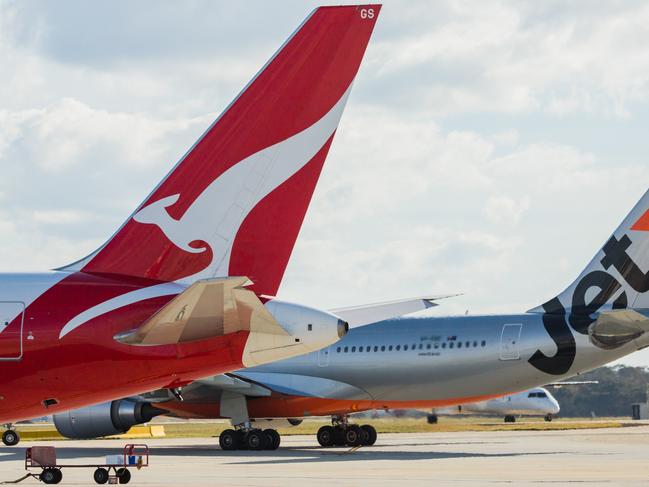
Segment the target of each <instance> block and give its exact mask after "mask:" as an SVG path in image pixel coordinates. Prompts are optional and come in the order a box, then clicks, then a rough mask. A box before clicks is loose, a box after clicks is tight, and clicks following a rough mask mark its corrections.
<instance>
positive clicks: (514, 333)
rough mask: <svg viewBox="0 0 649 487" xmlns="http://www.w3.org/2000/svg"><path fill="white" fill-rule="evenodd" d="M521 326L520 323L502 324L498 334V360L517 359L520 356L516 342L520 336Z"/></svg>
mask: <svg viewBox="0 0 649 487" xmlns="http://www.w3.org/2000/svg"><path fill="white" fill-rule="evenodd" d="M522 328H523V325H522V324H520V323H514V324H506V325H503V330H502V333H501V335H500V360H519V359H520V358H521V356H520V352H519V343H518V342H519V341H520V338H521V329H522Z"/></svg>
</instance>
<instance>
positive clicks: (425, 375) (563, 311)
mask: <svg viewBox="0 0 649 487" xmlns="http://www.w3.org/2000/svg"><path fill="white" fill-rule="evenodd" d="M563 237H565V236H563ZM648 268H649V191H648V192H647V193H645V195H644V196H643V197H642V198H641V199H640V201H639V202H638V203H637V204H636V206H635V207H634V208H633V209H632V210H631V212H630V213H629V215H628V216H627V217H626V218H625V219H624V220H623V222H622V223H621V225H620V226H619V227H618V228H617V230H616V231H615V232H614V234H613V235H612V236H611V237H610V238H609V239H608V241H607V242H606V243H605V244H604V246H603V247H602V248H601V250H599V251H598V252H597V254H596V255H595V257H594V258H593V259H592V260H591V262H590V263H589V264H588V265H587V266H586V268H585V269H584V270H583V272H582V273H581V274H580V275H579V276H578V278H577V279H576V280H575V281H574V282H573V283H572V284H571V285H570V286H569V287H568V288H567V289H566V290H565V291H563V292H562V293H560V294H559V295H558V296H556V297H554V298H552V299H550V300H549V301H547V302H545V303H544V304H542V305H541V306H538V307H536V308H533V309H531V310H529V311H528V312H526V313H521V314H510V315H486V316H479V315H474V316H465V315H463V316H452V317H437V316H419V317H413V316H410V317H408V316H403V317H400V318H392V319H387V320H384V321H381V322H378V323H373V324H367V325H365V326H359V327H356V328H351V329H350V331H349V332H348V333H347V335H346V336H345V337H344V338H342V339H341V340H340V341H339V342H338V343H336V344H335V345H331V346H329V347H326V348H323V349H322V350H319V351H317V352H312V353H309V354H308V355H303V356H300V357H294V358H291V359H287V360H282V361H279V362H274V363H271V364H266V365H262V366H259V367H253V368H248V369H243V370H239V371H237V372H235V373H232V374H228V375H221V376H215V377H212V378H207V379H203V380H199V381H196V382H194V383H192V384H190V385H188V386H187V387H185V388H183V394H182V396H183V397H182V399H183V400H179V398H177V397H174V396H173V395H171V394H169V392H168V391H165V390H161V391H157V392H155V393H153V394H151V395H150V396H149V397H148V399H147V400H142V399H131V400H127V402H128V401H130V402H134V403H135V404H146V405H147V406H148V407H155V408H157V409H159V410H161V411H166V412H167V413H168V414H173V415H176V416H179V417H185V418H230V421H231V422H232V424H233V425H234V426H235V429H229V430H226V431H224V432H223V433H222V434H221V436H220V439H219V440H220V444H221V446H222V447H223V448H224V449H227V450H233V449H237V448H242V447H247V448H252V449H262V448H264V447H267V448H276V447H277V445H279V442H278V439H277V438H275V439H273V438H271V436H273V435H266V438H264V436H263V435H261V433H260V431H259V428H255V421H253V420H255V419H264V418H283V419H286V418H292V419H295V420H298V421H299V419H300V418H304V417H313V416H331V418H332V426H323V427H322V428H320V430H319V431H318V434H317V439H318V441H319V443H320V444H321V445H323V446H330V445H340V444H347V445H352V446H356V445H359V444H372V443H374V441H375V440H376V431H375V430H374V428H372V427H371V426H370V425H364V426H363V427H360V426H358V425H355V424H351V423H350V422H349V421H348V419H349V414H350V413H354V412H359V411H366V410H371V409H412V408H416V409H428V408H441V407H447V406H454V405H458V404H466V403H469V402H477V401H483V400H488V399H491V398H495V397H499V396H503V395H506V394H511V393H513V392H515V391H521V390H526V389H530V388H532V387H537V386H540V385H543V384H547V383H549V382H551V381H557V380H560V379H563V378H567V377H571V376H573V375H575V374H578V373H581V372H584V371H587V370H590V369H594V368H596V367H599V366H601V365H604V364H606V363H609V362H611V361H613V360H616V359H619V358H620V357H623V356H625V355H628V354H630V353H632V352H634V351H636V350H639V349H642V348H645V347H647V346H649V334H648V333H647V331H648V330H649V318H648V315H649V312H648V311H647V310H648V308H649V293H648V292H649V272H646V271H645V270H644V269H648ZM111 404H113V407H118V406H119V404H120V401H119V400H117V401H114V402H113V403H111ZM115 405H117V406H115ZM73 414H74V415H76V416H77V419H79V418H83V419H84V421H85V424H89V423H91V421H92V420H96V421H99V420H101V417H93V413H92V411H85V412H81V411H77V412H71V413H70V415H73ZM84 414H85V416H84ZM72 418H73V417H72V416H68V418H67V419H66V418H62V419H63V420H66V421H68V422H70V421H71V419H72ZM76 424H77V425H79V424H80V423H79V422H77V423H76ZM258 424H260V422H258ZM59 431H61V430H59ZM61 432H62V433H63V431H61ZM250 435H253V437H254V438H255V441H254V442H249V441H248V440H247V439H248V438H250ZM264 440H265V442H264Z"/></svg>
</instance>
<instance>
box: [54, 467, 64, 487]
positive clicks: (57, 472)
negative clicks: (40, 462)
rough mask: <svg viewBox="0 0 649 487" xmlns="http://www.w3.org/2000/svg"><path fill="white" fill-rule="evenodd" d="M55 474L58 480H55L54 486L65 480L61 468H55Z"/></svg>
mask: <svg viewBox="0 0 649 487" xmlns="http://www.w3.org/2000/svg"><path fill="white" fill-rule="evenodd" d="M53 470H54V473H55V474H56V479H54V482H53V483H54V484H58V483H59V482H60V481H61V480H63V472H61V469H60V468H54V469H53Z"/></svg>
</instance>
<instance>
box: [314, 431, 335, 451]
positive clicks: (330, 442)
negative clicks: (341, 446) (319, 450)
mask: <svg viewBox="0 0 649 487" xmlns="http://www.w3.org/2000/svg"><path fill="white" fill-rule="evenodd" d="M335 437H336V431H335V430H334V428H333V427H332V426H323V427H322V428H320V429H319V430H318V433H317V434H316V439H317V440H318V443H320V446H324V447H329V446H334V444H335V442H334V440H335Z"/></svg>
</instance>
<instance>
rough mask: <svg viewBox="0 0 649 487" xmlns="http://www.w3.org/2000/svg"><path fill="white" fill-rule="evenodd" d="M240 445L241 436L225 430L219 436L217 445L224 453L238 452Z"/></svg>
mask: <svg viewBox="0 0 649 487" xmlns="http://www.w3.org/2000/svg"><path fill="white" fill-rule="evenodd" d="M240 444H241V435H240V434H239V432H238V431H234V430H232V429H227V430H225V431H223V432H221V434H220V435H219V445H221V448H222V449H223V450H226V451H233V450H238V449H239V448H240Z"/></svg>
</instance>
